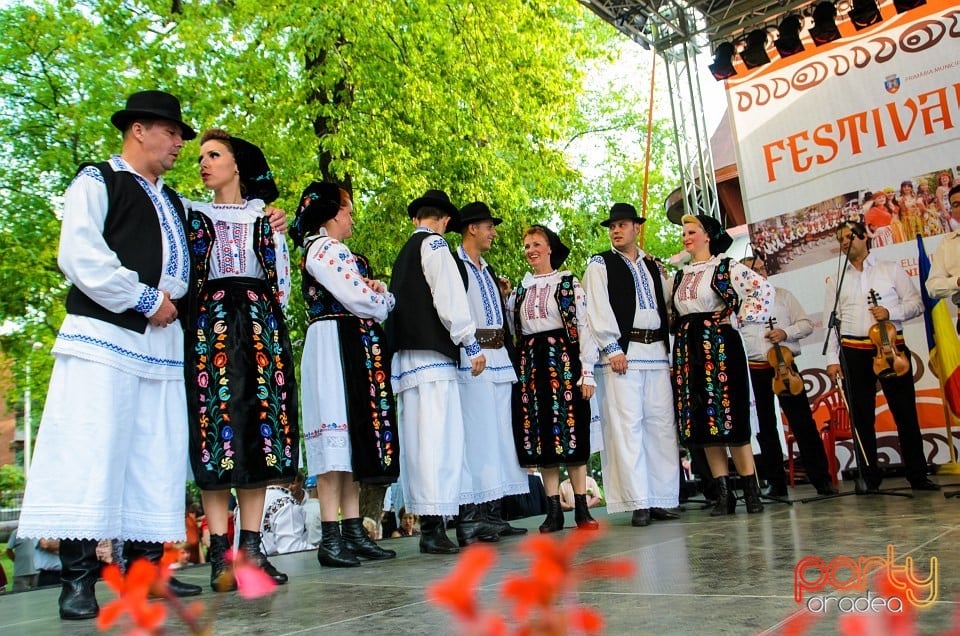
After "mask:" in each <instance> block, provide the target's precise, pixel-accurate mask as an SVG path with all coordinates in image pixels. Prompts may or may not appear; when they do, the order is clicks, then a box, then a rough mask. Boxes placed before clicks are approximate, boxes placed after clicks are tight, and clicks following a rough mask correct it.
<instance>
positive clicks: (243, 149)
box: [228, 135, 280, 203]
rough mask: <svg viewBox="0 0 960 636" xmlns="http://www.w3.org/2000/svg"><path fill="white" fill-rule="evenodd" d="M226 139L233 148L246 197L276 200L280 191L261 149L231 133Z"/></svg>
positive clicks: (267, 201)
mask: <svg viewBox="0 0 960 636" xmlns="http://www.w3.org/2000/svg"><path fill="white" fill-rule="evenodd" d="M228 141H229V143H230V147H231V148H233V158H234V160H236V162H237V170H238V171H239V172H240V183H242V184H243V187H244V190H245V191H246V197H247V198H248V199H260V200H262V201H263V202H264V203H273V202H274V201H276V200H277V197H278V196H280V193H279V192H278V191H277V184H276V183H275V182H274V180H273V173H272V172H271V171H270V166H269V165H268V164H267V158H266V157H264V156H263V151H262V150H260V148H258V147H257V146H256V145H254V144H252V143H250V142H249V141H247V140H245V139H240V138H239V137H234V136H232V135H231V136H230V139H229V140H228Z"/></svg>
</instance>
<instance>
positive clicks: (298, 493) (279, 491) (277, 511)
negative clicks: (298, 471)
mask: <svg viewBox="0 0 960 636" xmlns="http://www.w3.org/2000/svg"><path fill="white" fill-rule="evenodd" d="M302 479H303V476H302V475H301V476H300V477H299V480H302ZM299 480H295V481H294V482H293V483H291V484H290V486H289V488H284V487H283V486H267V492H266V496H265V498H264V501H263V523H262V524H261V526H260V533H261V535H262V548H263V552H264V554H266V555H268V556H273V555H275V554H287V553H289V552H299V551H301V550H309V549H311V548H313V546H312V545H311V544H310V540H309V538H308V535H307V515H306V511H304V509H303V506H301V505H300V500H301V499H303V488H302V487H301V485H300V484H301V483H302V482H301V481H299Z"/></svg>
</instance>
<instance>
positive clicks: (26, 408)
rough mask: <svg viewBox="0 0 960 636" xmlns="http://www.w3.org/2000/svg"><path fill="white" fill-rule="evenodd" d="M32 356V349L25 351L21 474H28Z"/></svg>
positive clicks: (25, 475)
mask: <svg viewBox="0 0 960 636" xmlns="http://www.w3.org/2000/svg"><path fill="white" fill-rule="evenodd" d="M32 356H33V349H31V350H30V352H29V353H27V388H26V389H24V391H23V476H24V478H26V477H28V476H29V472H30V429H31V426H30V424H31V417H30V358H31V357H32Z"/></svg>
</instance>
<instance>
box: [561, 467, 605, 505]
mask: <svg viewBox="0 0 960 636" xmlns="http://www.w3.org/2000/svg"><path fill="white" fill-rule="evenodd" d="M602 499H603V492H601V490H600V486H599V484H597V480H596V479H594V478H593V477H591V476H590V475H587V508H596V507H597V506H599V505H600V501H601V500H602ZM574 504H575V501H574V498H573V484H571V483H570V478H569V477H568V478H566V479H564V480H563V481H561V482H560V507H561V508H563V510H564V511H566V510H573V509H574Z"/></svg>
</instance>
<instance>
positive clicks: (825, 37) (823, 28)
mask: <svg viewBox="0 0 960 636" xmlns="http://www.w3.org/2000/svg"><path fill="white" fill-rule="evenodd" d="M836 17H837V7H835V6H834V5H833V3H832V2H821V3H820V4H818V5H817V6H816V7H814V9H813V26H812V27H810V37H811V38H813V43H814V44H816V45H817V46H821V45H823V44H827V43H828V42H833V41H834V40H837V39H839V38H840V30H839V29H838V28H837V23H836Z"/></svg>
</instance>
